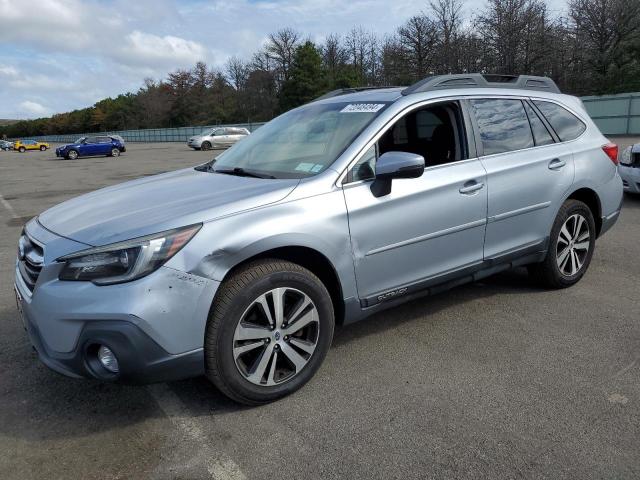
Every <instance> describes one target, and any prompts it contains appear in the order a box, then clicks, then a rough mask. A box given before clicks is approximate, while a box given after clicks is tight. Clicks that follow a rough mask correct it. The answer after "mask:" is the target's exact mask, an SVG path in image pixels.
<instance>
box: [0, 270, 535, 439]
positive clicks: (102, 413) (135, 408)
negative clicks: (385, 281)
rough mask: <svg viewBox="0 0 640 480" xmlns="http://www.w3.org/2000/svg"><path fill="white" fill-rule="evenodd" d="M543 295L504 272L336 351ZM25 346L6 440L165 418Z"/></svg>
mask: <svg viewBox="0 0 640 480" xmlns="http://www.w3.org/2000/svg"><path fill="white" fill-rule="evenodd" d="M536 292H539V293H540V294H543V293H544V290H542V289H540V288H537V287H535V286H534V285H533V284H532V283H531V281H530V279H529V277H528V276H527V273H526V270H525V269H524V268H520V269H516V270H512V271H507V272H503V273H501V274H498V275H496V276H494V277H490V278H489V279H486V280H485V281H483V282H481V283H474V284H468V285H465V286H461V287H457V288H454V289H452V290H450V291H448V292H443V293H441V294H437V295H433V296H429V297H423V298H420V299H416V300H413V301H410V302H407V303H406V304H403V305H400V306H398V307H395V308H393V309H389V310H386V311H382V312H379V313H377V314H375V315H373V316H371V317H369V318H367V319H365V320H363V321H361V322H357V323H354V324H350V325H345V326H338V327H337V328H336V331H335V335H334V340H333V348H336V347H342V346H344V345H348V344H350V343H355V342H359V341H362V340H363V339H364V338H366V337H367V336H369V335H375V334H379V333H384V332H385V331H388V330H393V329H395V328H397V327H399V326H402V325H404V326H406V325H410V324H412V323H414V322H444V321H446V320H445V319H443V318H444V317H446V316H443V315H438V316H436V315H434V314H435V313H438V312H442V311H446V310H447V309H451V308H453V307H454V306H457V305H459V304H461V303H465V302H469V301H474V300H478V299H479V298H486V297H490V296H493V295H505V294H506V295H522V294H529V295H530V294H532V293H533V294H535V293H536ZM3 313H6V309H5V312H3ZM4 316H6V314H5V315H0V317H4ZM436 318H437V319H436ZM6 320H7V321H8V320H9V319H6ZM14 320H15V319H13V318H12V319H11V321H14ZM434 326H435V323H434ZM23 343H24V344H23V345H21V346H18V347H15V348H14V349H13V350H12V351H10V352H4V353H3V354H2V355H0V357H5V358H4V359H3V364H4V365H7V364H11V363H15V362H17V363H18V364H19V365H17V369H18V370H20V369H21V368H23V371H22V372H21V374H16V373H15V370H16V368H13V369H12V373H11V374H10V375H8V374H3V375H2V376H3V377H4V378H3V379H2V381H0V387H1V388H2V389H3V390H4V391H5V392H9V393H8V394H6V395H4V398H3V399H2V400H0V420H2V421H0V435H5V436H11V437H17V438H23V439H27V440H41V439H48V438H60V437H64V436H73V437H82V436H88V435H92V434H95V433H97V432H102V431H104V430H110V429H114V428H122V427H126V426H132V425H135V424H138V423H140V422H144V421H146V420H148V419H150V418H158V417H160V418H161V417H164V416H165V414H164V412H163V411H162V409H161V408H160V407H159V405H158V404H157V403H156V401H155V400H154V397H153V393H152V392H153V387H151V388H146V387H144V386H128V385H119V384H109V383H101V382H98V381H93V380H76V379H70V378H66V377H64V376H61V375H58V374H55V373H53V372H51V371H49V370H48V369H47V368H46V367H44V366H43V365H42V364H40V362H38V361H37V357H36V354H35V353H34V352H31V351H30V348H29V347H28V343H27V341H26V339H25V340H24V342H23ZM14 367H16V366H15V365H14ZM320 375H322V371H321V372H320ZM166 385H167V386H168V388H169V389H170V391H171V392H172V393H173V394H175V395H176V396H177V397H178V398H179V399H180V401H181V403H182V404H183V405H184V407H185V409H186V411H188V413H189V415H191V416H195V417H199V416H212V415H214V416H215V415H224V414H227V413H233V412H241V411H243V410H247V409H250V408H252V407H246V406H242V405H239V404H237V403H235V402H233V401H231V400H229V399H228V398H227V397H225V396H224V395H223V394H222V393H220V392H219V391H218V390H217V389H216V388H215V387H214V386H213V385H212V384H211V383H210V382H209V381H208V380H207V379H206V378H204V377H199V378H193V379H187V380H182V381H176V382H170V383H168V384H166ZM7 403H8V405H7ZM5 416H8V418H6V417H5ZM3 417H5V418H3Z"/></svg>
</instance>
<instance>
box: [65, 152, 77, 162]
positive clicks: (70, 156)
mask: <svg viewBox="0 0 640 480" xmlns="http://www.w3.org/2000/svg"><path fill="white" fill-rule="evenodd" d="M67 158H68V159H69V160H75V159H76V158H78V152H76V151H75V150H69V153H67Z"/></svg>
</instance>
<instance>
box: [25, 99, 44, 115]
mask: <svg viewBox="0 0 640 480" xmlns="http://www.w3.org/2000/svg"><path fill="white" fill-rule="evenodd" d="M19 107H20V109H21V110H22V111H24V113H25V114H26V115H25V116H27V117H44V116H46V115H50V114H51V111H50V110H49V109H48V108H47V107H45V106H44V105H42V104H40V103H38V102H32V101H31V100H25V101H24V102H22V103H21V104H20V105H19Z"/></svg>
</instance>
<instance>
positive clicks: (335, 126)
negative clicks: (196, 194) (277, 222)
mask: <svg viewBox="0 0 640 480" xmlns="http://www.w3.org/2000/svg"><path fill="white" fill-rule="evenodd" d="M387 105H388V104H387V103H383V102H378V103H371V102H364V103H349V102H338V103H312V104H310V105H306V106H303V107H300V108H297V109H295V110H291V111H289V112H287V113H285V114H283V115H281V116H279V117H277V118H275V119H274V120H272V121H270V122H269V123H267V124H266V125H264V126H262V127H260V128H259V129H258V130H256V131H255V132H254V133H252V134H251V135H249V136H247V137H246V138H245V139H244V140H242V141H241V142H238V143H237V144H236V145H234V146H233V147H232V148H231V149H229V150H227V151H226V152H225V153H223V154H222V155H220V156H219V157H218V158H217V159H216V160H215V163H214V164H213V171H225V170H226V171H230V170H234V169H235V170H236V171H240V172H241V171H247V172H253V173H257V174H261V175H264V176H267V177H275V178H302V177H309V176H312V175H316V174H318V173H320V172H322V171H324V170H325V169H327V168H328V167H329V166H331V164H332V163H333V162H334V161H335V160H336V159H337V158H338V156H340V154H341V153H342V152H343V151H344V149H345V148H347V147H348V146H349V144H350V143H351V142H352V141H353V140H354V139H355V138H356V136H357V135H358V134H360V132H362V130H363V129H364V128H365V127H366V126H367V125H369V124H370V123H371V121H372V120H373V119H374V118H375V117H376V116H378V115H379V114H380V112H382V110H384V108H385V107H386V106H387Z"/></svg>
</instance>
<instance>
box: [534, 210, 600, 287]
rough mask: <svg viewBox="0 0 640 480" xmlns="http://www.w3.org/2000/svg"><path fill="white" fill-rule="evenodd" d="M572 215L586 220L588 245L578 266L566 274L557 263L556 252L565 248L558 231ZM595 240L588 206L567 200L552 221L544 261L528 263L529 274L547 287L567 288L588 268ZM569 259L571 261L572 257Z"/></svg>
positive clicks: (594, 230) (576, 281)
mask: <svg viewBox="0 0 640 480" xmlns="http://www.w3.org/2000/svg"><path fill="white" fill-rule="evenodd" d="M574 215H579V216H582V217H583V218H584V220H586V222H585V225H586V227H587V228H588V233H589V238H588V244H589V246H588V250H587V252H586V253H585V254H584V258H583V262H582V264H581V266H580V268H578V269H577V271H576V272H575V273H574V274H566V273H563V272H562V271H561V270H560V266H559V265H558V261H559V260H558V254H559V253H561V252H562V251H563V250H564V248H566V247H565V246H564V244H565V242H564V241H563V240H562V239H560V235H561V233H560V232H561V230H562V227H563V225H564V224H565V222H567V220H568V219H569V218H571V217H573V216H574ZM595 241H596V224H595V220H594V219H593V213H592V212H591V210H590V209H589V207H588V206H587V205H586V204H585V203H583V202H581V201H579V200H567V201H566V202H564V204H563V205H562V207H560V211H559V212H558V215H557V216H556V219H555V221H554V223H553V227H552V228H551V235H550V236H549V247H548V250H547V255H546V258H545V260H544V262H542V263H536V264H533V265H529V267H528V269H529V274H530V275H531V276H532V277H533V278H534V279H535V280H536V281H537V282H538V283H539V284H541V285H542V286H544V287H548V288H567V287H570V286H572V285H575V284H576V283H578V282H579V281H580V279H581V278H582V277H583V275H584V274H585V272H586V271H587V269H588V268H589V264H590V263H591V258H592V257H593V251H594V248H595ZM572 245H573V243H572ZM576 258H577V257H576ZM569 260H570V261H572V259H569Z"/></svg>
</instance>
